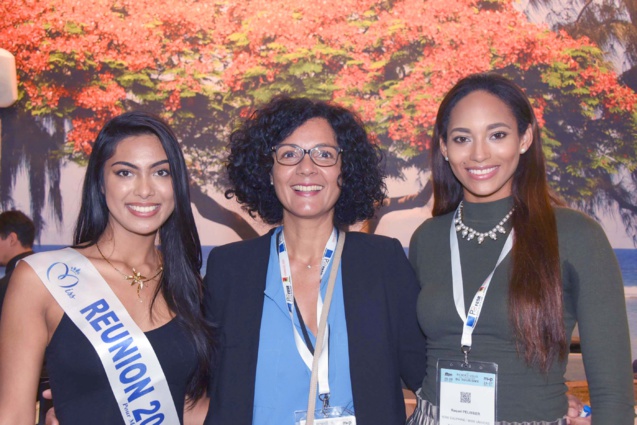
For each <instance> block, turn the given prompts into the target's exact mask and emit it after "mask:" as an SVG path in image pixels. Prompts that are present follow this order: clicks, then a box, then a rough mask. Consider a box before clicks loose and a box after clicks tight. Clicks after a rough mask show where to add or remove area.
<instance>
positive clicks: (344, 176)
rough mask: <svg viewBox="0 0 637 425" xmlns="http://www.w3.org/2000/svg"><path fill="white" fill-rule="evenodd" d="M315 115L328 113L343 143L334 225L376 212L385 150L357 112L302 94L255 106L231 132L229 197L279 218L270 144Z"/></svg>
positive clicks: (271, 219) (265, 217)
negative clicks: (273, 182)
mask: <svg viewBox="0 0 637 425" xmlns="http://www.w3.org/2000/svg"><path fill="white" fill-rule="evenodd" d="M312 118H323V119H325V120H326V121H327V122H328V123H329V124H330V126H331V127H332V130H333V131H334V134H336V140H337V142H338V145H339V146H340V147H341V148H342V149H343V153H342V156H341V175H340V177H339V182H340V187H341V195H340V197H339V198H338V201H337V202H336V205H335V207H334V225H335V226H337V227H344V226H349V225H351V224H354V223H356V222H357V221H361V220H365V219H370V218H372V217H373V216H374V213H375V211H376V208H377V207H378V206H380V205H381V204H382V202H383V200H384V199H385V196H386V190H387V188H386V186H385V181H384V177H385V174H384V170H383V166H382V161H383V155H382V151H381V150H380V148H379V147H378V146H377V145H375V144H373V143H372V142H371V141H370V140H369V137H368V136H367V132H366V131H365V128H364V126H363V123H362V121H361V120H360V118H359V117H358V116H357V115H356V114H355V113H353V112H351V111H349V110H348V109H345V108H343V107H341V106H337V105H334V104H331V103H327V102H323V101H317V100H312V99H308V98H303V97H288V96H277V97H275V98H273V99H272V100H271V101H270V102H268V103H267V104H265V105H263V106H261V107H260V108H257V109H256V110H255V111H253V112H252V113H251V114H250V116H249V117H248V118H247V119H245V120H244V121H243V122H242V123H241V126H240V127H239V128H238V129H237V130H235V131H234V132H232V134H231V135H230V155H229V157H228V162H227V164H226V169H227V172H228V177H229V179H230V183H231V186H232V188H231V189H228V190H227V191H226V192H225V196H226V198H228V199H230V198H232V197H236V199H237V201H238V202H239V203H240V204H242V205H243V209H244V210H246V211H247V212H248V213H249V214H250V216H251V217H255V215H256V214H258V215H259V216H260V217H261V219H262V220H263V221H265V222H266V223H269V224H277V223H280V222H281V220H282V219H283V206H282V205H281V202H279V200H278V198H277V196H276V193H275V191H274V187H273V186H272V185H271V184H270V172H271V170H272V166H273V165H274V156H273V154H272V147H273V146H276V145H277V144H279V143H281V142H283V140H285V139H286V138H287V137H289V136H290V135H291V134H292V133H293V132H294V131H295V130H296V129H297V128H299V127H300V126H301V125H303V124H304V123H305V122H307V121H308V120H310V119H312Z"/></svg>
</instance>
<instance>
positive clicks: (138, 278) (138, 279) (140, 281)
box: [95, 243, 164, 302]
mask: <svg viewBox="0 0 637 425" xmlns="http://www.w3.org/2000/svg"><path fill="white" fill-rule="evenodd" d="M95 246H96V247H97V251H98V252H99V253H100V255H101V256H102V258H103V259H104V261H106V262H107V263H108V265H109V266H111V267H112V268H113V269H115V271H116V272H117V273H119V274H121V275H122V276H123V277H124V279H126V280H131V281H132V282H131V284H130V285H131V286H133V285H137V298H138V299H139V302H142V297H141V296H140V293H139V291H141V290H142V289H144V286H145V285H144V284H145V283H146V282H148V281H151V280H153V279H155V278H156V277H157V276H159V275H160V274H161V273H162V272H163V271H164V266H163V265H161V263H160V265H159V267H158V268H157V273H155V274H154V275H153V276H152V277H146V276H143V275H142V274H141V273H140V272H138V271H136V270H135V267H132V270H133V274H131V275H127V274H126V273H124V272H122V271H121V270H120V269H118V268H117V267H115V266H114V265H113V263H111V262H110V261H109V259H108V258H106V256H104V253H103V252H102V250H101V249H100V246H99V245H98V244H97V243H95Z"/></svg>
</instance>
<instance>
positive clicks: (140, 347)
mask: <svg viewBox="0 0 637 425" xmlns="http://www.w3.org/2000/svg"><path fill="white" fill-rule="evenodd" d="M23 261H26V262H27V263H28V264H29V265H30V266H31V267H32V268H33V270H34V271H35V272H36V273H37V275H38V277H39V278H40V280H42V283H44V285H45V286H46V288H47V289H48V290H49V291H50V292H51V295H52V296H53V298H55V300H56V301H57V302H58V304H59V305H60V307H62V309H63V310H64V312H65V313H66V314H67V316H69V318H70V319H71V320H72V321H73V323H75V325H76V326H77V327H78V328H79V329H80V331H82V333H83V334H84V335H85V336H86V338H87V339H88V340H89V342H90V343H91V344H92V345H93V348H94V349H95V351H96V352H97V354H98V355H99V357H100V361H101V362H102V365H103V366H104V370H105V372H106V376H107V377H108V381H109V384H110V385H111V390H112V391H113V395H114V396H115V399H116V400H117V404H118V405H119V410H120V413H121V415H122V419H124V423H126V424H131V425H134V424H145V423H152V424H157V425H158V424H161V423H167V424H177V423H179V416H178V414H177V410H176V408H175V403H174V401H173V399H172V395H171V393H170V388H169V387H168V382H167V381H166V377H165V375H164V372H163V370H162V368H161V364H160V363H159V359H157V355H156V354H155V351H154V350H153V347H152V345H150V342H149V341H148V338H146V335H144V333H143V332H142V330H141V329H140V328H139V327H138V326H137V324H136V323H135V322H134V321H133V319H132V318H131V317H130V315H129V314H128V311H126V308H125V307H124V305H123V304H122V303H121V301H120V300H119V299H118V298H117V296H116V295H115V293H114V292H113V291H112V289H111V287H110V286H108V283H106V281H105V280H104V278H103V277H102V276H101V275H100V274H99V272H98V271H97V269H96V268H95V267H94V266H93V264H92V263H91V262H90V261H89V260H88V258H86V257H84V256H83V255H82V254H80V253H79V252H77V251H75V250H74V249H71V248H66V249H63V250H59V251H48V252H43V253H39V254H34V255H31V256H29V257H27V258H25V259H24V260H23ZM68 355H69V356H74V355H75V354H74V353H72V352H69V353H68Z"/></svg>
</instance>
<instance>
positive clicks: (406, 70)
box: [0, 0, 637, 252]
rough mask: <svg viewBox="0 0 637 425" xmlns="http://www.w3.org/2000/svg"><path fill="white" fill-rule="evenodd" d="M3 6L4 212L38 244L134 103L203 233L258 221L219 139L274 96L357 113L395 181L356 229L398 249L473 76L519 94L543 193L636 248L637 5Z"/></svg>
mask: <svg viewBox="0 0 637 425" xmlns="http://www.w3.org/2000/svg"><path fill="white" fill-rule="evenodd" d="M0 16H2V19H1V20H0V48H4V49H6V50H8V51H10V52H11V53H13V54H14V55H15V57H16V64H17V68H18V80H19V96H20V97H19V100H18V102H16V104H14V105H13V106H12V107H10V108H4V109H0V125H1V129H2V132H1V136H0V137H1V140H0V143H1V151H0V155H1V156H0V206H1V208H2V209H8V208H13V207H17V208H21V209H23V210H25V212H27V213H29V214H30V215H31V216H32V217H33V218H34V220H35V222H36V224H37V227H38V230H39V232H40V233H39V234H40V242H41V243H43V244H66V243H69V242H70V241H71V240H70V238H71V236H70V235H71V231H72V227H73V222H74V219H75V214H76V212H77V210H78V202H79V191H80V187H81V179H82V176H83V167H84V165H85V164H86V159H87V155H88V154H89V153H90V152H91V143H92V140H93V139H94V137H95V135H96V133H97V131H98V129H99V128H100V127H101V126H102V124H103V123H104V122H105V120H107V119H108V118H110V117H112V116H113V115H115V114H119V113H121V112H124V111H127V110H133V109H144V110H150V111H153V112H155V113H158V114H160V115H162V116H163V117H164V118H166V119H167V120H168V121H169V122H170V123H171V125H172V126H173V128H174V129H175V130H176V132H177V134H178V136H179V137H180V140H181V141H182V144H183V149H184V152H185V153H186V156H187V160H188V162H189V164H190V170H191V173H192V194H193V203H194V205H195V206H196V208H197V210H198V215H197V223H198V228H199V231H200V233H201V236H202V242H203V243H204V244H205V245H219V244H222V243H226V242H229V241H232V240H237V239H240V238H249V237H253V236H255V235H257V234H259V233H263V231H264V230H265V226H263V225H261V224H259V223H258V222H255V221H254V220H252V219H250V218H249V217H247V216H246V215H245V214H241V213H240V208H238V207H237V205H236V203H235V202H234V201H227V200H225V198H224V197H223V190H224V189H225V188H226V182H225V181H224V177H223V174H222V164H223V161H224V158H225V156H226V154H227V152H226V149H225V141H226V137H227V135H228V133H229V132H230V131H231V129H232V128H233V125H235V124H236V120H237V119H240V118H241V117H243V116H245V115H246V114H247V113H248V111H249V110H250V108H251V107H252V106H253V105H255V104H258V103H260V102H263V101H266V100H268V99H269V98H270V97H271V96H272V95H274V94H277V93H287V94H291V95H307V96H312V97H316V98H320V99H325V100H332V101H335V102H338V103H340V104H343V105H345V106H347V107H350V108H353V109H354V110H356V111H357V112H358V113H359V114H360V115H361V116H362V118H363V120H364V121H365V123H366V124H367V125H368V127H369V130H370V131H371V132H372V133H373V134H374V136H375V138H376V140H377V141H378V143H380V144H381V145H382V148H383V150H384V151H385V153H386V157H387V171H388V174H389V176H390V177H391V179H390V180H389V183H390V184H389V187H390V199H389V201H388V204H387V205H386V206H385V207H384V208H383V209H381V211H380V213H379V214H378V217H377V219H376V220H374V221H372V222H370V223H367V228H368V229H369V231H372V232H377V233H383V234H390V235H394V236H396V237H399V238H400V239H401V241H402V242H403V244H404V245H407V244H408V240H409V235H410V234H411V232H413V230H414V229H415V227H416V226H417V225H418V224H419V223H420V222H422V221H423V220H424V219H425V218H426V217H428V215H429V209H428V207H427V205H428V204H429V202H430V201H431V196H432V191H431V184H430V183H429V169H428V168H429V167H428V153H427V148H428V146H429V144H430V134H431V128H432V125H433V121H434V116H435V112H436V109H437V106H438V104H439V102H440V100H441V99H442V97H443V95H444V93H445V92H446V91H447V90H448V89H449V88H450V87H451V86H452V85H453V84H454V83H455V82H456V81H457V80H458V79H459V78H461V77H463V76H464V75H466V74H468V73H473V72H479V71H487V70H495V71H497V72H499V73H501V74H504V75H506V76H508V77H510V78H512V79H514V80H515V81H516V82H517V83H519V84H520V85H521V86H523V87H524V88H525V89H526V91H527V93H528V95H529V96H530V97H531V99H532V102H533V105H534V107H535V109H536V112H537V114H538V116H539V118H540V122H541V124H542V126H543V128H544V131H543V136H544V142H545V154H546V156H547V158H548V164H549V179H550V181H551V184H552V186H553V188H554V189H555V190H556V191H557V192H558V193H559V194H560V195H561V196H562V197H563V198H564V199H565V200H567V201H568V202H569V203H570V204H572V205H573V206H576V207H577V208H580V209H582V210H584V211H586V212H588V213H590V214H592V215H595V216H596V217H598V218H600V219H601V220H602V221H603V222H604V223H605V226H606V228H607V231H608V232H609V233H613V232H614V234H617V235H620V236H618V239H616V240H617V241H620V242H617V243H614V245H615V246H617V244H620V245H621V244H626V243H628V245H627V246H623V247H624V248H627V247H633V246H634V245H633V244H634V243H635V242H637V190H636V182H637V152H636V150H637V143H636V142H635V140H636V132H637V114H636V111H635V106H636V105H637V95H636V94H635V91H634V89H635V88H636V87H637V68H635V64H637V48H636V43H637V29H636V27H635V25H634V22H637V5H636V4H635V2H632V1H621V0H613V1H607V0H602V1H576V0H573V1H570V0H531V1H530V2H529V3H519V2H512V1H510V0H483V1H475V0H402V1H401V0H384V1H382V0H250V1H247V0H242V1H239V0H200V1H195V0H172V1H170V0H152V1H149V0H3V1H2V2H0ZM622 241H623V242H622ZM626 241H628V242H626ZM633 252H634V251H633Z"/></svg>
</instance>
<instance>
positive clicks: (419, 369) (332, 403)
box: [204, 97, 425, 425]
mask: <svg viewBox="0 0 637 425" xmlns="http://www.w3.org/2000/svg"><path fill="white" fill-rule="evenodd" d="M380 159H381V156H380V152H379V149H378V147H377V146H375V145H374V144H372V143H371V142H370V141H369V139H368V137H367V134H366V133H365V130H364V128H363V126H362V124H361V123H360V121H359V120H358V118H356V116H355V115H354V114H352V113H351V112H350V111H348V110H346V109H344V108H341V107H338V106H334V105H331V104H327V103H324V102H317V101H312V100H309V99H303V98H287V97H279V98H275V99H274V100H272V101H271V102H270V103H268V104H267V105H265V106H263V107H262V108H260V109H258V110H256V111H255V112H254V113H253V114H252V115H250V116H249V117H248V118H247V119H246V120H245V122H243V124H242V125H241V127H240V128H239V129H238V130H236V131H235V132H234V133H233V134H232V135H231V137H230V157H229V161H228V172H229V177H230V182H231V185H232V189H230V190H229V191H228V192H226V196H228V197H232V196H234V197H236V199H237V200H238V201H239V202H240V203H242V204H243V205H244V207H245V209H246V210H247V211H248V212H250V214H252V215H253V216H254V215H257V214H258V215H259V216H260V217H261V219H262V220H263V221H265V222H266V223H269V224H278V225H279V226H278V227H276V228H274V229H273V230H271V231H270V232H269V233H267V234H266V235H264V236H262V237H260V238H256V239H254V240H250V241H243V242H238V243H233V244H229V245H225V246H222V247H218V248H215V249H214V250H212V252H211V254H210V256H209V258H208V267H207V274H206V278H205V287H206V294H205V297H204V303H205V306H206V316H207V318H208V319H209V320H210V321H213V322H214V323H216V324H218V326H219V331H220V333H221V335H220V341H221V346H220V350H219V363H218V368H217V370H216V372H215V379H214V380H213V382H212V383H211V390H210V397H211V402H210V408H209V411H208V416H207V418H206V421H205V423H206V424H214V425H220V424H224V425H250V424H258V425H294V424H295V423H299V421H300V420H304V419H303V418H304V417H305V415H307V413H306V412H307V410H308V405H309V404H310V403H309V398H310V393H311V391H312V390H311V388H313V389H314V390H315V391H316V396H314V397H313V398H312V400H313V403H315V405H316V408H317V409H318V410H319V413H320V414H322V413H323V412H324V411H325V412H326V413H329V416H330V418H331V422H329V423H330V424H345V423H354V422H352V421H353V418H352V417H353V416H355V420H356V424H358V425H377V424H382V425H403V424H404V421H405V419H406V418H405V404H404V400H403V394H402V391H401V378H402V379H403V380H404V382H405V384H406V385H407V386H408V387H410V388H412V389H414V388H415V386H417V385H419V383H420V381H422V378H423V373H424V364H425V363H424V356H425V352H424V346H425V342H424V338H423V335H422V333H421V332H420V330H419V329H418V323H417V320H416V296H417V293H418V282H417V280H416V277H415V275H414V273H413V270H412V269H411V267H410V265H409V262H408V261H407V258H406V256H405V253H404V250H403V248H402V246H401V245H400V243H399V242H398V241H397V240H393V239H389V238H387V237H383V236H375V235H368V234H364V233H359V232H346V231H345V229H346V228H347V227H348V226H349V225H351V224H354V223H356V222H358V221H360V220H365V219H368V218H371V217H372V216H373V214H374V210H375V207H377V206H378V205H379V204H380V203H381V202H382V201H383V199H384V196H385V195H384V194H385V186H384V183H383V172H382V169H381V167H380ZM343 241H344V244H343ZM340 244H343V245H342V256H339V254H338V251H339V249H340V248H339V246H340ZM339 261H340V265H338V264H339V263H338V262H339ZM331 287H332V288H333V293H332V296H331V303H328V300H330V297H329V296H328V294H329V293H330V292H329V288H331ZM286 294H287V296H286ZM323 315H325V316H326V317H327V320H326V323H327V325H326V326H322V325H321V323H322V321H321V320H320V318H321V317H323ZM321 328H323V329H326V331H325V335H326V336H325V337H324V338H320V337H319V338H318V339H317V338H316V337H317V335H321V331H320V329H321ZM319 346H322V347H323V348H322V349H319V348H318V347H319ZM314 353H317V354H316V356H315V354H314ZM323 356H324V357H323ZM314 362H316V364H315V363H314ZM312 370H315V371H316V378H317V379H316V380H317V382H318V384H317V385H311V383H310V381H311V375H312V372H311V371H312ZM310 410H313V409H310ZM310 416H311V415H310Z"/></svg>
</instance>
